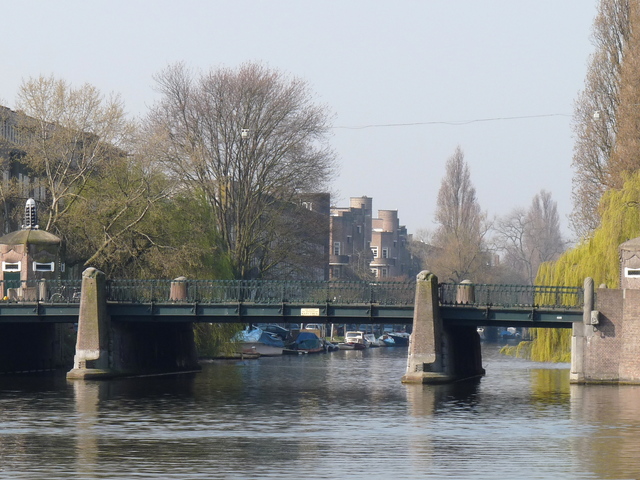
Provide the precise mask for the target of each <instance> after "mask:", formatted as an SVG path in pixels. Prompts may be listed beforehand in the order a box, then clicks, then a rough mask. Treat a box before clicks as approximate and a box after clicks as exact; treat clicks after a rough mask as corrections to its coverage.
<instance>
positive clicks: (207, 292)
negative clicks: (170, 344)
mask: <svg viewBox="0 0 640 480" xmlns="http://www.w3.org/2000/svg"><path fill="white" fill-rule="evenodd" d="M81 283H82V281H81V280H41V281H34V282H23V283H22V285H21V286H20V288H19V289H18V291H19V292H24V293H23V294H19V295H17V296H16V297H15V298H14V299H12V300H6V301H0V323H28V322H33V323H76V322H77V321H78V315H79V307H80V298H81V288H82V285H81ZM469 288H470V286H469V284H455V283H441V284H439V285H438V299H439V305H440V314H441V316H442V318H443V321H444V322H445V323H446V324H448V325H454V326H455V325H459V326H476V327H477V326H516V327H549V328H570V327H571V324H572V323H573V322H576V321H582V310H583V289H582V288H581V287H564V286H555V287H554V286H527V285H480V284H478V285H473V289H474V295H473V298H470V297H469V296H468V295H466V296H464V298H463V299H461V292H462V293H465V292H466V291H467V290H468V289H469ZM172 289H173V293H172ZM415 290H416V282H415V281H408V282H363V281H328V282H321V281H320V282H312V281H275V280H187V279H180V280H126V279H112V280H107V281H106V309H107V313H108V315H109V316H110V317H111V319H112V320H114V321H118V322H154V323H158V322H171V323H173V322H184V323H193V322H206V323H301V322H304V323H327V324H329V323H358V324H384V323H388V324H411V323H413V316H414V300H415ZM176 291H180V292H181V294H180V295H176V294H175V292H176Z"/></svg>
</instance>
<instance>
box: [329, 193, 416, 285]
mask: <svg viewBox="0 0 640 480" xmlns="http://www.w3.org/2000/svg"><path fill="white" fill-rule="evenodd" d="M409 240H410V236H409V235H408V234H407V228H406V227H405V226H404V225H400V220H399V219H398V211H397V210H378V217H377V218H373V199H372V198H370V197H366V196H363V197H351V199H350V201H349V207H331V217H330V245H331V253H330V255H329V278H330V279H333V280H338V279H345V280H347V279H354V278H367V277H371V276H373V277H375V278H379V279H399V278H403V277H404V278H411V277H412V276H414V275H415V274H417V272H418V271H419V265H418V263H417V261H416V260H415V259H414V258H413V256H412V255H411V253H410V252H409V250H408V245H407V243H408V241H409Z"/></svg>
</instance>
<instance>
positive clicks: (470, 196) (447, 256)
mask: <svg viewBox="0 0 640 480" xmlns="http://www.w3.org/2000/svg"><path fill="white" fill-rule="evenodd" d="M435 218H436V222H437V223H438V224H439V226H438V228H437V229H436V231H435V233H434V235H433V241H432V245H433V252H434V255H433V256H432V257H431V259H430V261H429V262H428V265H429V266H430V267H431V268H432V269H433V270H434V272H435V273H436V275H438V276H439V277H441V278H442V279H448V280H451V281H455V282H459V281H462V280H465V279H470V280H475V281H483V272H484V271H486V270H487V268H486V267H487V266H489V265H488V264H490V263H491V262H490V258H489V254H488V251H487V249H486V245H485V242H484V237H485V235H486V233H487V231H488V227H489V225H488V223H487V216H486V214H485V213H483V212H482V211H481V210H480V205H479V204H478V200H477V198H476V190H475V187H474V186H473V184H472V183H471V175H470V173H469V167H468V166H467V164H466V163H465V161H464V153H463V152H462V150H461V148H460V147H458V148H456V151H455V153H454V154H453V155H452V156H451V157H450V158H449V159H448V160H447V164H446V173H445V177H444V178H443V179H442V183H441V184H440V190H439V191H438V200H437V208H436V214H435Z"/></svg>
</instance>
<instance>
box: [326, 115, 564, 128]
mask: <svg viewBox="0 0 640 480" xmlns="http://www.w3.org/2000/svg"><path fill="white" fill-rule="evenodd" d="M570 116H571V115H569V114H567V113H546V114H543V115H521V116H518V117H491V118H476V119H473V120H457V121H449V122H444V121H437V122H411V123H380V124H371V125H338V126H335V127H332V128H335V129H338V128H339V129H344V130H363V129H365V128H386V127H413V126H416V125H453V126H459V125H469V124H471V123H480V122H498V121H503V120H525V119H528V118H545V117H570Z"/></svg>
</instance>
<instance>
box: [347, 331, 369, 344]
mask: <svg viewBox="0 0 640 480" xmlns="http://www.w3.org/2000/svg"><path fill="white" fill-rule="evenodd" d="M366 335H367V334H365V333H364V332H361V331H353V332H345V334H344V343H346V344H347V345H349V344H358V345H364V347H365V348H369V347H370V346H371V341H370V340H369V339H368V338H367V336H366Z"/></svg>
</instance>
